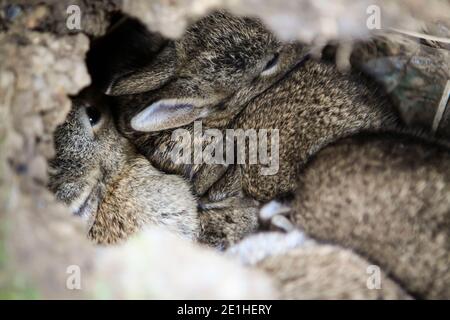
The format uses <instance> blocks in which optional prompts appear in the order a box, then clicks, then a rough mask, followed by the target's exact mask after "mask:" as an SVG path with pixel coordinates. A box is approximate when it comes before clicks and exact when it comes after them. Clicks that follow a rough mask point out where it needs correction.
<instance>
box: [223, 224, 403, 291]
mask: <svg viewBox="0 0 450 320" xmlns="http://www.w3.org/2000/svg"><path fill="white" fill-rule="evenodd" d="M226 253H227V255H228V256H231V257H234V258H237V259H238V260H240V261H242V262H244V264H246V265H250V266H253V267H255V268H257V269H259V270H262V271H265V272H266V273H267V274H268V275H269V276H270V277H271V278H272V280H273V282H274V284H275V286H276V288H277V289H278V291H279V295H280V298H282V299H409V298H410V297H409V295H408V294H407V293H406V292H405V291H404V290H403V289H402V288H401V287H400V286H399V285H398V284H397V283H396V282H395V281H393V280H392V279H390V278H389V277H388V276H387V275H386V274H385V273H384V272H383V271H382V270H380V268H379V267H377V266H374V265H371V264H370V263H369V262H368V261H366V260H365V259H363V258H362V257H360V256H359V255H358V254H356V253H354V252H353V251H352V250H348V249H343V248H341V247H339V246H333V245H326V244H320V243H317V242H316V241H314V240H312V239H309V238H307V237H305V235H304V234H303V233H302V232H301V231H298V230H291V231H289V232H287V233H281V232H262V233H259V234H256V235H252V236H250V237H248V238H246V239H244V240H243V241H241V242H240V243H239V244H237V245H234V246H232V247H231V248H229V249H228V250H227V251H226Z"/></svg>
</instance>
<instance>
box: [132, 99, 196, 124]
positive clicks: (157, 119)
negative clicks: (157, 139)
mask: <svg viewBox="0 0 450 320" xmlns="http://www.w3.org/2000/svg"><path fill="white" fill-rule="evenodd" d="M202 104H203V103H202V101H201V100H200V99H195V100H194V99H192V100H191V99H164V100H159V101H157V102H155V103H153V104H151V105H150V106H148V107H147V108H145V109H144V110H143V111H141V112H140V113H138V114H137V115H136V116H134V117H133V119H131V127H132V128H133V129H134V130H136V131H144V132H151V131H160V130H167V129H172V128H178V127H182V126H184V125H187V124H189V123H192V122H194V121H195V120H197V119H199V118H202V117H204V116H205V114H204V111H202V108H201V105H202Z"/></svg>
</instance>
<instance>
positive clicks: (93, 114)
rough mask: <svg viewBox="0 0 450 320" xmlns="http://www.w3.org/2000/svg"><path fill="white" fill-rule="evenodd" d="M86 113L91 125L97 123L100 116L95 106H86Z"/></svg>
mask: <svg viewBox="0 0 450 320" xmlns="http://www.w3.org/2000/svg"><path fill="white" fill-rule="evenodd" d="M86 114H87V116H88V118H89V122H90V124H91V126H95V125H96V124H97V123H99V121H100V119H101V117H102V114H101V112H100V110H98V109H97V108H95V107H88V108H86Z"/></svg>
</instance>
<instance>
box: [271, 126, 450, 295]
mask: <svg viewBox="0 0 450 320" xmlns="http://www.w3.org/2000/svg"><path fill="white" fill-rule="evenodd" d="M449 165H450V150H449V149H448V148H447V147H446V146H443V145H441V144H438V143H435V142H432V141H429V140H425V139H422V138H419V137H412V136H410V135H400V134H397V133H396V134H392V133H385V134H376V135H375V134H373V135H359V136H354V137H352V138H348V139H343V140H340V141H338V142H336V143H334V144H332V145H330V146H328V147H327V148H325V149H323V150H322V151H320V152H318V153H317V154H316V155H315V156H314V157H313V158H312V159H311V160H310V161H309V162H308V164H307V165H306V166H305V168H304V169H303V172H302V174H301V176H300V181H299V188H298V190H297V192H296V196H295V200H294V203H293V209H292V210H291V211H290V212H286V211H287V210H285V208H283V207H282V206H277V205H272V208H274V209H275V211H277V210H278V211H285V214H286V213H287V214H288V215H289V217H290V219H291V220H292V221H293V222H294V223H295V224H296V225H297V226H299V227H300V228H301V229H302V230H304V231H305V232H306V233H307V234H308V235H310V236H311V237H314V239H318V240H322V241H327V242H331V243H338V244H340V245H342V246H345V247H348V248H351V249H353V250H355V251H356V252H358V253H360V254H361V255H363V256H364V257H366V258H368V259H369V260H370V261H371V262H373V263H376V264H378V265H380V267H381V268H382V269H383V270H384V271H386V273H387V274H388V275H390V276H392V277H393V278H394V279H396V280H397V281H398V282H399V283H400V284H402V285H403V287H404V288H406V289H407V290H408V291H409V292H410V293H412V294H414V295H416V296H418V297H421V298H441V299H442V298H444V299H448V298H450V171H449V170H448V168H449Z"/></svg>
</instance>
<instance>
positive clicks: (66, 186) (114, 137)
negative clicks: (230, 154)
mask: <svg viewBox="0 0 450 320" xmlns="http://www.w3.org/2000/svg"><path fill="white" fill-rule="evenodd" d="M55 151H56V153H55V157H54V159H52V160H51V162H50V179H49V187H50V189H51V190H52V191H53V192H54V193H55V195H56V197H57V198H58V199H59V200H61V201H63V202H64V203H65V204H67V205H68V206H69V208H70V209H71V211H72V212H73V213H74V214H75V215H79V216H81V217H83V218H84V219H85V220H86V221H87V226H88V230H89V236H90V238H91V239H93V240H94V241H95V242H99V243H113V242H117V241H118V240H121V239H125V238H126V237H127V236H128V235H130V234H132V233H133V232H135V231H136V230H138V229H140V228H141V227H144V226H145V225H148V224H155V225H163V226H166V227H167V228H168V229H169V230H172V231H174V232H176V233H178V234H181V235H184V236H186V237H188V238H192V239H194V238H197V236H198V229H199V222H198V216H197V209H196V208H197V202H196V199H195V198H194V196H193V195H192V192H191V189H190V186H189V185H188V184H187V182H186V181H184V180H183V179H182V178H180V177H177V176H174V175H165V174H163V173H161V172H159V171H157V170H156V169H155V168H153V167H152V166H151V164H150V163H149V162H148V160H147V159H145V158H144V157H143V156H141V155H139V154H138V153H137V152H136V151H135V149H134V148H133V147H132V146H131V144H130V143H129V142H128V140H126V139H125V138H123V137H122V136H121V135H119V133H118V132H117V130H116V128H115V126H114V123H113V120H112V117H111V114H110V112H109V109H108V108H107V101H106V100H105V97H104V96H99V95H95V94H92V93H91V92H89V90H86V91H85V92H83V93H81V94H80V95H79V96H77V97H75V98H73V106H72V110H71V111H70V113H69V114H68V116H67V119H66V121H65V122H64V123H63V124H62V125H60V126H59V127H58V128H57V130H56V131H55Z"/></svg>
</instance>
